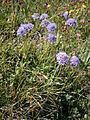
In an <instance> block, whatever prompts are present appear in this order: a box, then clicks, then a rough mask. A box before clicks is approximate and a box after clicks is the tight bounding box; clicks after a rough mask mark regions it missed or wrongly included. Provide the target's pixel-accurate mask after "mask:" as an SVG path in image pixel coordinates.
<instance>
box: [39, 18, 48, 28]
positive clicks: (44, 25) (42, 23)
mask: <svg viewBox="0 0 90 120" xmlns="http://www.w3.org/2000/svg"><path fill="white" fill-rule="evenodd" d="M49 24H50V21H49V20H47V19H44V20H42V22H41V25H42V27H47V26H48V25H49Z"/></svg>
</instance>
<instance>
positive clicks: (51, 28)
mask: <svg viewBox="0 0 90 120" xmlns="http://www.w3.org/2000/svg"><path fill="white" fill-rule="evenodd" d="M56 28H57V26H56V24H55V23H50V24H48V25H47V30H48V32H54V31H55V30H56Z"/></svg>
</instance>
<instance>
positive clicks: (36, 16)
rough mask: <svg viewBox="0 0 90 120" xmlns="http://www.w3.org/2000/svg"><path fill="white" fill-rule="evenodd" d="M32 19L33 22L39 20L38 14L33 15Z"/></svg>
mask: <svg viewBox="0 0 90 120" xmlns="http://www.w3.org/2000/svg"><path fill="white" fill-rule="evenodd" d="M32 18H33V19H34V20H36V19H39V18H40V15H39V13H34V14H33V15H32Z"/></svg>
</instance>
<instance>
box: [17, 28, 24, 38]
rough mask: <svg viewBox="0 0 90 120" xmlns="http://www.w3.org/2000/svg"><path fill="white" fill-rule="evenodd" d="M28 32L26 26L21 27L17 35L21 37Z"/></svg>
mask: <svg viewBox="0 0 90 120" xmlns="http://www.w3.org/2000/svg"><path fill="white" fill-rule="evenodd" d="M25 33H26V30H25V29H24V27H19V28H18V30H17V35H18V36H20V37H23V36H24V35H25Z"/></svg>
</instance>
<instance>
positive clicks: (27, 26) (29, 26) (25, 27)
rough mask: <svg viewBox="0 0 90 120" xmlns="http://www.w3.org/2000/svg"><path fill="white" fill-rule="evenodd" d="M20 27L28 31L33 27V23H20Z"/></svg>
mask: <svg viewBox="0 0 90 120" xmlns="http://www.w3.org/2000/svg"><path fill="white" fill-rule="evenodd" d="M21 27H23V28H24V29H25V30H26V31H29V30H32V29H33V27H34V25H33V24H32V23H28V24H21Z"/></svg>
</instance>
